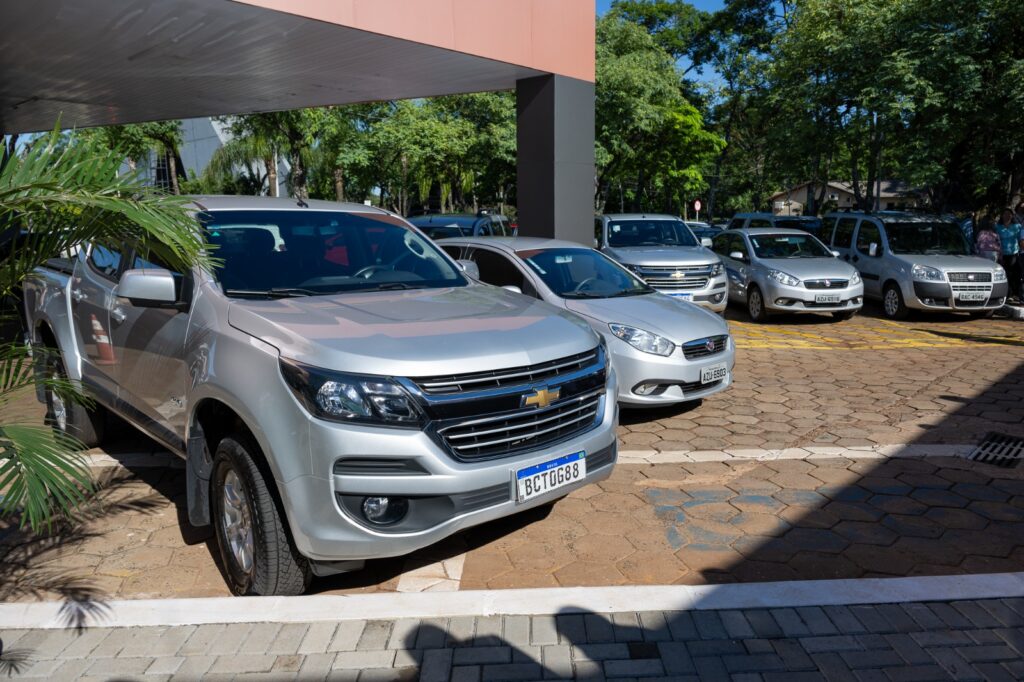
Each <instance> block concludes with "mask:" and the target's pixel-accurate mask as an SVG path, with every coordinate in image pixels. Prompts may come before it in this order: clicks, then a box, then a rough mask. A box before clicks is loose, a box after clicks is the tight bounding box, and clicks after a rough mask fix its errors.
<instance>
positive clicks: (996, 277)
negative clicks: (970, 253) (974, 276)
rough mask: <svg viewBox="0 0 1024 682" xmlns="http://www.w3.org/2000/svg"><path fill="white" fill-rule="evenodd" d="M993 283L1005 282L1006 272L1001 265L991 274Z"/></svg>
mask: <svg viewBox="0 0 1024 682" xmlns="http://www.w3.org/2000/svg"><path fill="white" fill-rule="evenodd" d="M992 281H993V282H1005V281H1006V270H1004V269H1003V266H1002V265H999V266H997V267H996V269H995V272H993V273H992Z"/></svg>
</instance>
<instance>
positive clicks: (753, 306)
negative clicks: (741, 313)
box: [747, 287, 768, 322]
mask: <svg viewBox="0 0 1024 682" xmlns="http://www.w3.org/2000/svg"><path fill="white" fill-rule="evenodd" d="M747 312H748V313H749V314H750V319H751V320H753V321H754V322H764V321H765V320H766V319H768V311H767V310H765V307H764V297H763V296H762V295H761V290H760V289H758V288H757V287H751V288H750V292H749V293H748V294H747Z"/></svg>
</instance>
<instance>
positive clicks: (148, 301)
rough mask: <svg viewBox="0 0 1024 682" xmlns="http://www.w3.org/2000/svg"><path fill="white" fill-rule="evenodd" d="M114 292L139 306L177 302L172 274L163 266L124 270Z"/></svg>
mask: <svg viewBox="0 0 1024 682" xmlns="http://www.w3.org/2000/svg"><path fill="white" fill-rule="evenodd" d="M114 293H115V294H116V295H117V296H118V297H120V298H127V299H128V300H129V301H131V304H132V305H134V306H138V307H141V308H158V307H164V306H167V305H172V304H174V303H177V301H178V295H177V292H176V291H175V286H174V275H173V274H171V271H170V270H164V269H163V268H146V269H137V270H126V271H125V272H124V274H122V275H121V280H120V281H119V282H118V283H117V288H116V289H115V290H114Z"/></svg>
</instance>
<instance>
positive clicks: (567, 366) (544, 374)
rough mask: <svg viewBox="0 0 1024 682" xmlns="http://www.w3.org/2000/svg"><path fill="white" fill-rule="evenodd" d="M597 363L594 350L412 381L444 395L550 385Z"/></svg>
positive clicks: (430, 391) (429, 393)
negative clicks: (554, 358)
mask: <svg viewBox="0 0 1024 682" xmlns="http://www.w3.org/2000/svg"><path fill="white" fill-rule="evenodd" d="M596 361H597V349H596V348H595V349H594V350H590V351H587V352H586V353H579V354H577V355H570V356H568V357H564V358H559V359H557V360H551V361H550V362H542V363H539V364H536V365H525V366H522V367H510V368H508V369H500V370H494V371H488V372H471V373H468V374H447V375H443V376H436V377H421V378H418V379H412V381H413V382H414V383H415V384H416V385H417V386H418V387H419V388H420V390H422V391H423V392H424V393H426V394H427V395H447V394H453V393H465V392H468V391H485V390H488V389H495V388H502V387H504V386H517V385H521V384H535V383H538V382H550V381H552V380H555V379H557V378H558V377H560V376H563V375H565V374H570V373H572V372H576V371H578V370H580V369H583V368H584V367H588V366H590V365H592V364H594V362H596Z"/></svg>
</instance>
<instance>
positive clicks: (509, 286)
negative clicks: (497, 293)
mask: <svg viewBox="0 0 1024 682" xmlns="http://www.w3.org/2000/svg"><path fill="white" fill-rule="evenodd" d="M502 289H504V290H505V291H511V292H512V293H513V294H521V293H523V290H522V289H520V288H519V287H517V286H516V285H515V284H506V285H505V286H503V287H502Z"/></svg>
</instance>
